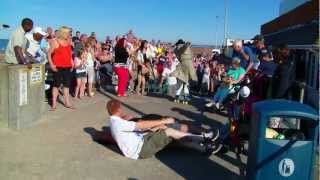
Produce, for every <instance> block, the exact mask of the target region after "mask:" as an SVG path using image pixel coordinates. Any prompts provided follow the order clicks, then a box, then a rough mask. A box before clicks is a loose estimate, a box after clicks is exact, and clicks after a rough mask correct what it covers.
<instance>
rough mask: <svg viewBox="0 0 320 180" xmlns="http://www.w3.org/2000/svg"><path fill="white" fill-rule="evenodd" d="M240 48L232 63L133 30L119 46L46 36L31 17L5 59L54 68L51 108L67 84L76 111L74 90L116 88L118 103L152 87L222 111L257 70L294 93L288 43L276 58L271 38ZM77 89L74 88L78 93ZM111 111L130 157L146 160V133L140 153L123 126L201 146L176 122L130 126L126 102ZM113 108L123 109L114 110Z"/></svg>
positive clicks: (278, 93)
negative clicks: (204, 99) (200, 98)
mask: <svg viewBox="0 0 320 180" xmlns="http://www.w3.org/2000/svg"><path fill="white" fill-rule="evenodd" d="M232 49H233V54H232V58H231V60H229V58H227V57H225V56H224V55H223V54H219V53H217V52H214V51H213V52H212V54H207V55H205V54H197V55H193V53H192V49H191V43H190V42H185V41H183V40H182V39H180V40H178V42H177V43H175V44H172V43H164V42H161V41H158V42H156V41H154V40H152V41H150V42H149V41H147V40H143V39H140V38H138V37H137V36H136V35H135V34H134V33H133V31H132V30H129V31H128V32H127V33H125V34H124V35H119V36H116V37H115V39H114V40H113V39H111V38H110V37H109V36H107V37H106V39H105V40H104V41H99V40H98V39H97V36H96V33H95V32H92V33H91V34H90V35H87V34H85V33H82V34H81V32H80V31H76V32H75V35H74V36H73V30H72V29H71V28H70V27H66V26H62V27H61V28H59V29H57V30H55V31H54V30H53V29H52V28H50V27H48V28H47V29H46V30H43V29H42V28H41V27H33V21H32V20H31V19H29V18H25V19H23V20H22V22H21V26H19V27H18V28H17V29H16V30H15V31H14V32H13V33H12V35H11V37H10V40H9V43H8V47H7V49H6V58H5V59H6V61H7V63H10V64H26V65H28V67H29V68H32V66H31V64H33V63H43V64H48V65H49V69H50V70H51V71H52V72H53V82H54V83H53V84H52V86H53V87H52V102H51V110H55V109H56V107H57V98H58V96H59V94H60V89H61V86H62V88H63V97H64V106H65V107H66V108H74V107H73V106H72V104H71V101H70V92H72V93H71V94H72V96H73V97H74V98H75V99H79V100H80V99H82V98H83V97H84V96H89V97H93V96H94V95H95V92H94V89H95V87H96V88H98V89H100V88H104V87H105V86H108V85H114V87H115V88H114V90H115V93H116V95H117V96H118V97H126V96H128V95H132V94H137V95H142V96H144V95H146V90H150V89H149V88H150V86H151V85H153V87H156V88H155V89H157V90H158V91H161V92H166V93H167V95H168V96H169V97H171V98H173V99H175V98H178V99H184V100H190V92H192V93H194V94H200V95H207V96H209V97H210V98H212V100H211V101H210V102H209V103H208V104H206V106H207V107H212V106H214V107H216V108H217V109H220V107H221V105H222V103H223V101H224V100H225V99H226V97H227V96H228V95H229V94H232V93H233V92H234V90H235V88H236V87H237V86H238V84H239V83H240V82H241V81H242V80H243V79H244V77H245V75H246V74H247V73H248V72H250V71H251V70H256V71H260V72H262V73H263V74H265V76H266V77H268V78H269V80H270V79H272V81H268V83H269V85H270V84H272V86H273V88H272V90H273V91H272V97H274V98H283V97H285V96H286V95H287V93H288V90H289V88H290V86H291V85H292V82H293V80H294V78H293V77H294V74H295V73H294V62H293V61H290V58H289V57H290V50H289V48H288V47H287V46H285V45H281V46H279V47H278V48H276V49H275V51H273V52H272V51H270V50H269V49H267V46H266V45H265V43H264V38H263V36H261V35H257V36H255V37H254V38H253V43H252V44H249V45H244V44H243V41H241V40H235V41H234V43H233V46H232ZM114 81H117V83H114ZM73 82H75V85H74V87H73ZM70 88H72V89H74V90H73V91H70ZM164 89H166V90H165V91H164ZM247 91H248V89H244V92H243V93H248V92H247ZM255 91H256V90H255ZM264 98H266V96H264ZM109 106H110V107H109ZM109 106H108V111H109V113H110V115H111V128H112V127H113V126H114V129H111V130H112V133H114V134H113V137H114V138H115V140H116V141H117V143H118V145H119V146H120V149H121V148H122V147H123V149H121V150H122V151H123V153H124V154H125V155H126V156H128V157H131V158H134V159H136V158H138V154H137V153H138V152H136V151H135V152H131V150H132V148H140V150H141V148H142V150H141V151H143V149H144V148H143V147H144V146H143V145H142V141H141V134H139V135H135V136H133V137H132V138H133V139H135V141H136V142H137V144H135V146H134V147H127V145H128V144H126V143H127V141H126V140H123V139H125V138H124V136H123V134H121V132H118V130H119V128H125V129H126V130H128V131H134V129H135V128H134V127H136V128H137V127H138V128H140V129H141V130H146V129H149V128H156V129H157V130H159V129H160V130H161V129H162V130H165V131H161V132H162V134H156V135H155V137H153V136H150V139H149V140H150V141H158V140H159V139H157V138H160V140H162V141H163V144H162V145H163V146H165V145H167V144H168V143H169V142H170V141H171V140H172V138H173V139H180V138H183V137H185V136H187V135H188V136H191V137H192V138H193V139H197V140H199V139H201V138H202V137H201V136H199V135H192V134H190V133H189V134H188V133H187V132H180V131H179V132H177V131H178V130H177V129H175V130H174V128H173V129H172V128H168V125H170V124H174V121H173V120H172V119H171V118H164V119H161V118H160V119H161V120H159V121H155V122H152V123H150V122H143V121H142V122H140V123H139V122H137V123H126V122H122V121H123V118H122V116H121V113H122V112H121V111H120V107H119V106H120V105H119V102H117V101H112V102H110V104H109ZM111 106H116V107H117V108H116V109H113V107H111ZM119 119H120V120H119ZM124 119H125V118H124ZM120 122H121V123H120ZM124 135H128V134H124ZM153 135H154V134H153ZM156 137H157V138H156ZM164 137H167V138H164ZM168 137H170V138H169V139H168ZM153 138H156V139H153ZM201 140H202V139H201ZM118 141H119V142H118ZM146 142H148V141H146ZM148 143H149V142H148ZM152 143H154V142H152ZM129 144H130V143H129ZM162 145H161V147H155V149H152V153H155V152H156V151H158V150H159V148H162ZM126 148H127V149H126ZM215 148H216V147H215ZM125 149H126V150H125ZM127 151H128V152H127ZM129 151H130V152H129ZM145 151H148V148H147V149H146V150H145ZM211 151H212V150H211ZM145 153H146V155H142V156H143V157H144V156H146V157H148V156H149V154H148V153H150V152H145Z"/></svg>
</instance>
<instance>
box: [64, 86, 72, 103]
mask: <svg viewBox="0 0 320 180" xmlns="http://www.w3.org/2000/svg"><path fill="white" fill-rule="evenodd" d="M63 98H64V105H65V106H66V107H70V106H71V104H70V100H69V88H66V87H64V88H63Z"/></svg>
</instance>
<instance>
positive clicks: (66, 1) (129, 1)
mask: <svg viewBox="0 0 320 180" xmlns="http://www.w3.org/2000/svg"><path fill="white" fill-rule="evenodd" d="M279 5H280V0H228V12H229V13H228V37H229V38H240V39H248V38H252V37H253V36H254V35H255V34H257V33H259V32H260V25H261V24H264V23H266V22H268V21H270V20H272V19H274V18H275V17H277V16H278V14H279ZM216 16H219V18H218V19H216ZM24 17H29V18H31V19H32V20H33V21H34V24H35V25H36V26H41V27H47V26H51V27H53V28H57V27H59V26H62V25H67V26H71V27H72V28H73V29H74V30H80V31H81V32H85V33H88V34H89V33H90V32H92V31H95V32H96V33H97V36H98V39H100V40H103V39H104V38H105V36H106V35H110V36H111V37H114V36H115V35H117V34H120V35H121V34H124V33H125V32H127V31H128V30H129V29H132V30H133V31H134V33H135V34H136V35H137V36H138V37H142V38H144V39H148V40H150V39H156V40H157V39H161V40H165V41H176V40H177V39H178V38H183V39H186V40H188V41H192V42H193V43H194V44H215V37H216V36H215V32H216V30H218V42H219V44H221V43H222V40H223V29H224V25H223V23H224V18H223V17H224V0H50V1H49V0H1V6H0V24H1V23H2V24H8V25H10V26H11V28H10V29H9V30H2V31H0V38H8V37H9V35H10V33H11V32H12V30H13V29H14V28H16V27H17V26H18V25H19V24H20V22H21V20H22V18H24ZM216 27H217V28H216Z"/></svg>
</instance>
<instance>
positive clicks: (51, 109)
mask: <svg viewBox="0 0 320 180" xmlns="http://www.w3.org/2000/svg"><path fill="white" fill-rule="evenodd" d="M56 109H57V108H56V107H51V108H50V109H49V111H55V110H56Z"/></svg>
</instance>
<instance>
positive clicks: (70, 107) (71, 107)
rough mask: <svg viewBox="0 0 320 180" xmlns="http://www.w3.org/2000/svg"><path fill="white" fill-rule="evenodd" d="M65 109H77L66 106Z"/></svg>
mask: <svg viewBox="0 0 320 180" xmlns="http://www.w3.org/2000/svg"><path fill="white" fill-rule="evenodd" d="M64 107H65V108H68V109H76V108H74V107H73V106H64Z"/></svg>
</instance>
